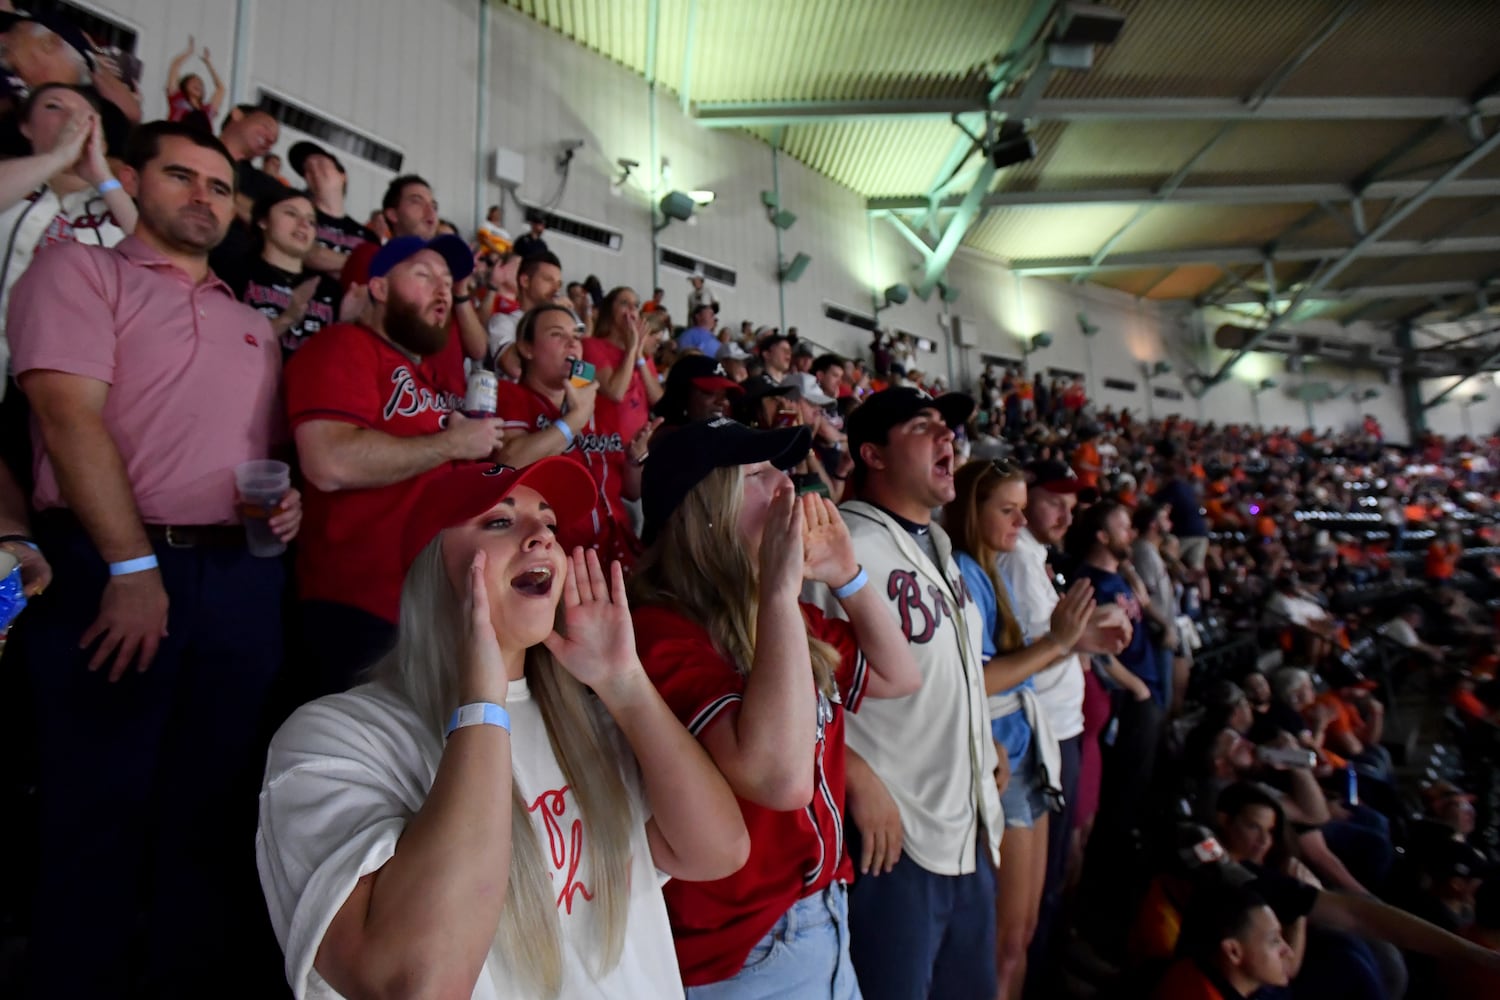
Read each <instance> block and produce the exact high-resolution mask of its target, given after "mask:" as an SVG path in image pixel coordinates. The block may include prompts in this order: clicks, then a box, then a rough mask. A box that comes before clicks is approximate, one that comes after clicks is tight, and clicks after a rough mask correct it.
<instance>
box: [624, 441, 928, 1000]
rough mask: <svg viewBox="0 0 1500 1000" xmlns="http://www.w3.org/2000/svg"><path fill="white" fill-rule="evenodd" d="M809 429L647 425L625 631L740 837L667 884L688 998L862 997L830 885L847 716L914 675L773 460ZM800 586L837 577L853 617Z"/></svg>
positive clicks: (881, 614)
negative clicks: (743, 858)
mask: <svg viewBox="0 0 1500 1000" xmlns="http://www.w3.org/2000/svg"><path fill="white" fill-rule="evenodd" d="M810 442H811V435H810V432H809V431H808V430H807V429H806V428H802V427H796V428H785V429H780V430H772V431H755V430H751V429H749V428H747V427H744V426H742V425H740V424H737V423H735V422H733V421H730V420H716V421H710V422H706V423H696V424H688V425H686V426H683V427H680V428H678V429H677V430H676V431H674V432H673V433H672V434H670V435H668V436H666V437H664V438H661V439H660V440H659V442H658V444H657V445H655V446H654V447H653V449H652V453H651V458H650V459H649V460H648V461H647V463H646V470H645V477H644V481H643V483H642V499H643V502H644V505H645V515H646V538H647V540H648V541H649V543H650V547H649V548H648V549H647V551H646V553H645V555H644V556H643V557H642V559H641V561H640V562H638V563H637V564H636V569H635V572H634V575H633V576H632V577H631V596H632V603H633V605H634V615H635V627H636V642H637V644H638V645H639V647H640V650H641V659H642V660H643V661H644V662H645V664H646V670H647V671H648V673H649V674H650V675H651V679H652V680H653V681H654V682H655V683H656V685H657V687H658V688H660V690H661V692H662V696H663V697H664V698H665V699H666V701H667V703H668V704H669V705H670V706H671V707H672V709H673V710H674V711H675V712H676V713H677V715H678V718H680V719H681V720H683V722H684V723H685V724H686V725H687V726H688V729H689V731H690V732H691V733H692V734H693V735H694V736H696V737H697V738H698V740H699V741H700V742H701V743H702V744H703V746H704V747H705V748H706V749H707V750H708V753H709V755H710V756H711V757H712V758H713V760H714V763H715V764H717V765H718V767H719V770H720V771H722V772H723V774H724V777H725V778H726V779H727V780H728V782H729V786H730V788H732V789H733V790H734V793H735V795H736V796H737V797H738V798H739V806H740V810H741V812H742V813H743V815H744V818H745V825H746V827H747V828H748V829H749V831H750V859H749V861H748V862H747V863H746V865H745V867H744V868H743V869H741V870H740V871H739V872H737V873H736V874H734V875H731V876H730V877H728V878H724V879H720V880H718V881H715V882H701V883H695V884H692V885H689V884H686V883H678V882H674V883H671V884H670V885H668V886H667V888H666V896H667V910H668V913H669V914H670V916H671V920H672V931H673V935H674V937H675V938H676V942H677V956H678V960H679V961H680V962H681V965H682V973H683V981H684V982H685V983H686V984H687V986H688V996H689V997H690V998H691V1000H749V998H762V997H764V998H770V997H777V998H790V1000H849V998H856V997H859V995H860V991H859V986H858V983H857V982H856V980H855V975H854V970H853V967H852V966H851V964H850V961H849V931H848V925H849V921H848V902H847V898H846V891H845V886H846V885H847V884H848V882H849V881H850V880H851V879H852V878H853V866H852V864H851V862H850V859H849V857H848V854H847V852H846V851H845V849H844V836H843V834H844V828H843V815H842V814H843V804H844V713H845V711H849V712H857V711H858V710H859V707H860V702H861V700H862V699H863V698H865V697H871V698H894V697H901V696H904V695H908V694H911V693H912V692H914V691H915V690H916V689H917V688H918V686H919V685H920V683H921V674H920V672H919V671H918V669H917V665H916V662H915V661H914V660H913V658H912V656H911V652H910V650H909V648H908V646H907V643H906V640H905V638H904V637H903V636H902V634H901V630H900V628H899V626H898V625H897V623H896V618H895V615H894V614H893V613H892V612H891V610H890V609H889V608H888V607H887V606H886V604H885V601H884V599H883V597H882V596H881V595H880V594H879V593H878V592H877V588H875V587H868V586H867V585H866V584H867V579H868V578H867V576H866V574H865V572H864V570H863V569H861V568H860V566H859V565H858V564H857V563H856V562H855V559H854V547H853V544H852V542H851V541H850V539H849V531H848V529H847V528H846V527H845V526H844V522H843V520H842V519H841V518H840V517H839V515H838V511H837V510H836V509H835V508H834V506H833V504H832V503H831V502H830V501H828V500H826V499H824V498H822V497H819V496H816V495H812V494H809V495H805V496H802V497H800V498H799V497H797V496H796V494H795V492H794V490H793V488H792V483H791V480H790V479H789V478H788V477H787V475H786V473H785V472H784V471H783V470H785V469H788V468H790V467H792V466H794V465H796V464H797V463H798V462H800V461H801V460H802V459H803V458H804V457H805V456H806V454H807V451H808V447H809V445H810ZM809 580H810V581H817V582H821V583H825V584H827V585H828V586H829V587H832V588H834V593H835V594H836V595H837V597H838V600H839V603H840V606H841V609H842V611H843V612H844V613H845V614H846V615H847V616H848V619H849V620H848V621H842V620H835V619H830V618H825V617H824V616H823V615H822V614H821V613H820V612H819V611H818V610H817V609H816V608H814V607H812V606H811V605H806V604H802V603H800V601H799V599H798V595H799V592H800V591H801V588H802V585H803V582H804V581H809ZM866 656H868V660H867V659H866Z"/></svg>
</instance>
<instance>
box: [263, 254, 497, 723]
mask: <svg viewBox="0 0 1500 1000" xmlns="http://www.w3.org/2000/svg"><path fill="white" fill-rule="evenodd" d="M473 264H474V258H473V255H472V254H471V253H470V252H469V249H468V247H467V246H466V245H465V244H464V242H463V240H461V239H459V238H458V237H456V236H438V237H437V238H435V239H432V240H424V239H422V238H421V237H419V236H401V237H397V238H396V239H393V240H391V241H390V242H389V243H387V244H386V245H385V246H383V247H381V249H380V251H379V253H377V254H376V255H375V256H374V258H373V259H372V260H371V261H370V263H369V304H368V306H367V307H366V309H365V311H364V313H363V315H362V316H361V318H360V321H359V322H358V323H335V324H334V325H333V326H330V327H327V328H325V329H323V330H322V331H320V332H319V333H318V335H317V336H316V337H311V338H309V339H308V340H307V341H306V343H305V344H304V345H303V346H302V347H301V348H300V349H299V350H298V351H297V353H296V354H294V355H293V356H292V360H291V361H290V362H289V363H288V364H287V367H286V400H287V415H288V418H289V421H290V423H291V426H292V430H293V433H294V434H295V436H296V441H297V451H298V456H299V459H300V462H301V466H302V472H303V475H304V476H305V478H306V481H307V493H308V497H307V527H306V530H305V531H304V532H303V536H302V537H303V545H302V549H301V552H300V553H299V558H298V564H297V582H298V587H299V597H300V598H301V609H300V610H301V616H300V617H301V625H302V633H303V634H302V638H301V653H302V656H303V658H304V660H305V661H306V662H305V665H304V668H303V670H302V671H301V675H302V676H303V677H304V678H305V680H306V682H307V683H308V685H309V690H308V691H306V692H304V693H305V694H306V695H307V697H317V696H319V695H322V694H329V693H333V692H336V691H343V690H346V689H347V688H348V687H349V686H350V685H351V684H352V683H353V681H354V678H355V676H356V675H357V674H358V673H359V672H360V671H361V670H363V669H364V668H365V667H367V666H369V665H370V664H371V663H373V662H375V660H376V659H378V658H379V657H380V656H381V654H383V653H384V652H386V650H387V649H389V648H390V646H391V644H392V643H393V642H394V641H395V637H396V617H397V609H398V607H399V604H400V592H401V577H402V572H403V569H404V567H403V566H402V565H401V564H400V561H399V560H398V558H397V556H396V554H395V552H394V550H393V549H392V547H391V546H390V545H387V544H384V543H383V541H382V539H385V538H388V537H390V535H391V533H392V532H394V531H397V530H399V528H400V526H401V525H402V523H403V522H404V520H405V518H406V517H407V516H408V514H409V513H410V507H411V505H412V504H413V503H414V502H415V499H414V498H415V496H416V495H417V493H418V491H419V488H420V486H421V484H422V482H423V481H424V479H425V478H426V477H427V476H429V475H432V474H433V473H434V471H435V470H438V469H442V468H445V467H447V466H449V465H451V464H452V463H455V462H464V461H479V460H482V459H486V458H489V457H491V456H492V455H493V454H494V453H495V451H496V449H497V448H498V447H499V445H500V441H501V436H502V431H501V427H500V421H498V420H494V419H475V420H470V419H468V418H466V417H465V416H464V415H463V414H462V413H459V412H457V411H458V407H459V406H460V404H461V403H462V400H463V396H464V378H463V366H462V362H461V360H460V347H459V343H458V336H457V335H456V334H455V333H454V328H453V326H452V324H451V319H452V308H453V286H454V283H455V282H456V281H457V282H461V281H462V280H463V279H464V278H466V277H467V276H468V274H469V272H470V270H471V269H472V267H473Z"/></svg>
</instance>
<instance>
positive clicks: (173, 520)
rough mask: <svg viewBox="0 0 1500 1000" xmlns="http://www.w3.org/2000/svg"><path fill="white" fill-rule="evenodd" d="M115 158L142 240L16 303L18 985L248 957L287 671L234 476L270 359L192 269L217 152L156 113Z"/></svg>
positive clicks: (272, 434)
mask: <svg viewBox="0 0 1500 1000" xmlns="http://www.w3.org/2000/svg"><path fill="white" fill-rule="evenodd" d="M127 153H128V155H127V157H126V161H125V162H126V164H127V167H128V169H126V170H125V171H124V172H123V175H122V183H123V184H124V185H125V186H126V188H127V189H128V190H132V193H133V194H135V196H136V199H137V204H138V206H139V218H138V221H137V224H136V227H135V234H134V235H133V236H130V237H127V238H126V239H124V240H122V241H121V242H120V243H119V244H118V245H116V246H115V247H113V248H109V249H106V248H103V247H98V246H88V245H85V244H82V243H64V244H59V245H57V246H54V247H51V248H49V249H48V250H47V252H45V253H42V254H38V255H37V257H36V259H35V260H34V261H33V262H32V264H31V266H30V267H29V268H27V270H26V273H25V274H24V275H23V276H22V277H21V279H20V280H19V281H18V282H17V283H16V285H15V288H14V289H13V291H12V294H11V301H10V323H9V327H8V332H9V336H10V339H11V343H12V345H13V346H14V348H15V355H14V365H15V371H16V373H17V375H18V377H19V383H20V387H21V389H22V390H23V391H24V392H25V393H26V395H27V396H28V397H29V399H30V402H31V407H32V419H33V425H32V427H33V437H34V439H35V440H36V442H37V444H38V448H37V461H36V463H35V471H36V490H35V494H34V500H35V505H36V508H37V510H38V513H37V515H36V518H35V519H34V526H35V530H36V542H37V543H38V544H39V545H40V546H41V548H42V549H43V550H45V551H46V553H47V558H48V559H49V560H50V561H51V563H52V566H53V569H54V571H55V576H54V578H53V580H54V582H53V585H52V586H51V587H49V588H48V589H47V591H46V593H45V594H44V595H39V596H37V597H35V598H34V603H33V605H32V607H31V608H30V609H28V611H27V613H26V615H25V617H24V619H23V626H24V630H25V639H26V646H25V652H26V654H27V661H28V666H29V668H30V670H31V674H32V685H33V690H34V692H35V695H36V704H37V710H38V716H37V719H36V720H35V721H36V726H35V728H36V732H37V733H38V736H39V752H40V767H41V783H40V787H41V807H40V827H41V829H40V837H39V839H38V843H39V845H40V852H41V854H40V860H39V863H38V882H37V891H36V900H37V913H36V918H35V921H34V923H33V924H32V940H31V946H32V957H33V958H34V960H35V963H34V965H33V966H32V968H33V969H34V970H35V972H36V974H37V976H38V979H39V981H38V983H37V984H36V986H37V990H36V995H46V996H68V997H75V996H76V997H96V996H108V995H115V994H118V993H120V992H121V990H122V989H125V988H126V987H125V985H124V984H131V987H132V988H133V989H135V990H139V992H140V995H146V996H165V995H171V994H172V993H174V992H175V991H178V990H180V989H182V988H183V984H186V983H203V982H209V981H212V980H214V979H218V978H222V975H223V970H224V969H226V968H238V969H243V968H246V967H247V966H249V965H251V964H252V963H251V962H249V961H247V959H248V957H249V956H248V955H247V947H248V946H249V945H250V944H251V943H252V942H253V941H254V940H255V934H254V926H253V920H254V915H255V914H256V913H257V912H258V911H259V904H258V902H257V901H256V900H255V898H254V896H253V895H249V893H253V892H254V889H255V884H256V883H255V869H254V867H253V865H254V858H253V854H252V853H251V851H250V845H251V834H252V833H253V832H254V821H255V816H254V812H253V810H251V811H250V812H248V813H247V812H246V811H245V809H244V804H245V802H246V801H250V802H253V801H254V798H253V794H254V793H253V789H254V788H255V782H256V781H258V775H259V773H260V770H261V768H262V767H263V762H264V743H262V742H260V729H259V727H260V724H261V713H262V709H263V708H264V706H265V704H266V698H267V693H268V691H269V690H270V687H271V684H272V680H273V678H274V677H275V675H276V673H277V670H278V669H279V666H280V663H281V655H282V654H281V649H282V640H281V601H282V588H283V571H282V564H281V562H280V560H277V559H260V558H256V557H255V556H253V555H251V554H250V552H249V551H248V550H247V548H246V546H245V529H244V527H243V526H241V525H240V524H239V523H238V522H239V516H238V514H237V512H236V499H237V498H236V491H235V479H234V474H235V467H236V466H237V465H239V464H240V463H242V462H246V461H251V460H255V459H264V458H267V457H269V456H270V454H271V453H272V449H273V446H274V445H275V444H276V435H277V431H278V430H279V428H280V415H279V413H278V412H277V407H278V402H277V393H278V389H279V388H280V381H281V379H280V376H281V356H280V349H279V348H278V347H277V345H276V338H275V337H274V336H272V334H271V328H270V324H269V323H268V321H267V320H266V318H265V317H264V316H262V315H260V314H259V313H257V312H256V311H255V310H253V309H251V308H250V307H248V306H245V305H243V304H241V303H239V302H236V301H235V299H234V296H233V294H231V292H230V290H229V288H228V287H227V286H226V285H225V284H224V283H223V282H222V281H220V280H219V279H218V278H216V277H215V276H214V275H213V273H212V272H211V271H210V270H209V267H208V253H209V250H210V249H212V248H213V247H214V246H215V245H216V244H217V243H218V242H219V240H220V239H221V238H222V237H223V235H224V231H225V229H227V228H228V226H229V222H230V219H231V218H232V216H233V214H234V192H235V187H234V182H235V177H234V164H233V162H232V161H231V159H230V156H229V153H228V151H227V150H225V149H224V147H223V146H222V145H221V144H220V143H219V141H218V140H217V139H214V138H212V137H211V136H207V135H203V134H201V133H199V132H195V131H193V130H192V129H191V128H189V127H187V126H185V125H182V124H174V123H169V122H152V123H150V124H147V125H143V126H141V127H140V128H139V129H137V130H136V133H135V135H134V136H133V137H132V139H131V143H130V148H129V149H128V151H127ZM300 519H301V503H300V498H299V497H298V495H297V492H296V491H295V490H291V491H288V492H287V493H286V494H285V495H284V496H283V497H282V499H281V502H280V504H279V505H278V512H277V513H274V514H273V516H272V517H271V518H270V526H271V528H272V530H273V531H274V532H275V533H276V534H277V535H278V536H279V537H280V538H281V539H282V540H283V541H286V540H290V539H291V538H292V537H293V536H294V535H295V534H296V533H297V527H298V523H299V522H300ZM169 614H170V618H169ZM169 629H170V630H169ZM247 796H251V797H250V798H248V799H247ZM143 872H146V873H149V874H148V875H144V876H143V874H142V873H143ZM143 919H144V921H145V923H143V922H142V921H143ZM246 921H252V923H251V924H249V926H248V928H247V925H246ZM143 926H149V927H150V928H151V933H150V935H149V936H146V938H145V940H144V941H142V940H139V939H138V938H137V936H136V934H135V933H133V931H134V929H136V928H140V927H143ZM132 959H135V960H137V961H138V962H139V963H140V967H134V968H133V967H132ZM58 970H65V972H63V974H62V975H59V974H58ZM41 977H45V979H44V980H43V979H42V978H41ZM43 982H44V983H45V985H43Z"/></svg>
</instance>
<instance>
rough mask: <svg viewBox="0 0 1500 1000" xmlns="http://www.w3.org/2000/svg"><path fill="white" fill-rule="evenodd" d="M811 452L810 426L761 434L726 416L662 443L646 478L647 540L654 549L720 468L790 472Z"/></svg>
mask: <svg viewBox="0 0 1500 1000" xmlns="http://www.w3.org/2000/svg"><path fill="white" fill-rule="evenodd" d="M810 448H812V431H811V430H809V429H808V428H806V427H780V428H777V429H776V430H769V431H760V430H753V429H751V428H749V427H746V426H745V425H744V424H742V423H739V422H738V421H734V420H730V419H728V418H725V417H720V418H719V419H717V420H703V421H699V422H697V423H692V424H686V425H684V426H682V427H679V428H677V429H676V430H674V431H673V432H672V433H671V434H666V435H663V436H662V437H659V438H657V439H656V440H655V441H653V442H652V445H651V456H650V457H649V458H647V459H646V468H645V470H644V471H643V473H642V476H641V508H642V512H643V513H644V514H645V517H646V524H645V529H644V530H643V531H642V532H641V541H643V542H645V543H646V544H647V545H650V544H651V542H652V541H654V540H655V538H656V536H657V534H658V533H659V532H660V531H661V528H662V525H664V524H666V523H667V519H668V518H669V517H671V516H672V512H673V511H675V510H676V509H677V508H678V507H679V506H681V505H682V501H683V500H684V499H686V498H687V495H688V494H689V493H691V492H692V491H693V487H695V486H697V485H698V484H699V483H701V482H703V480H704V479H706V478H708V474H709V473H710V472H713V471H714V470H715V469H727V468H730V467H732V466H736V465H754V464H756V463H757V462H770V463H771V464H772V465H774V466H776V468H778V469H783V470H785V469H790V468H791V467H792V466H794V465H796V464H797V463H798V462H800V461H802V459H804V458H806V457H807V452H808V450H809V449H810Z"/></svg>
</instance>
